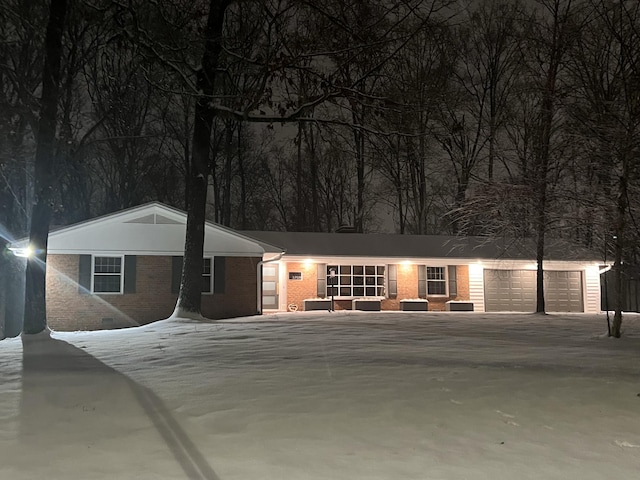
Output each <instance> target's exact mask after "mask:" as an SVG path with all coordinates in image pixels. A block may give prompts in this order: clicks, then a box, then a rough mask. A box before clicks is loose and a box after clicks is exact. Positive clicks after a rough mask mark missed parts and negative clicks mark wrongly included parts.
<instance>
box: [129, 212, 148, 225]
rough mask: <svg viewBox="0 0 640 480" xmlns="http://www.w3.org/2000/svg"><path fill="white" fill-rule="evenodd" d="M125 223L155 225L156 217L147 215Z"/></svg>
mask: <svg viewBox="0 0 640 480" xmlns="http://www.w3.org/2000/svg"><path fill="white" fill-rule="evenodd" d="M125 223H147V224H153V223H155V215H154V214H153V213H152V214H151V215H145V216H144V217H138V218H134V219H133V220H129V221H127V222H125Z"/></svg>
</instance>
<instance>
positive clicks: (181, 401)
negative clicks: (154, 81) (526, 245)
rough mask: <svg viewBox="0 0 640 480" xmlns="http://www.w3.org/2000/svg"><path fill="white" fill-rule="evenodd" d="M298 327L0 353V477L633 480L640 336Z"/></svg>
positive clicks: (122, 336) (443, 324)
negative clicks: (618, 337) (607, 479)
mask: <svg viewBox="0 0 640 480" xmlns="http://www.w3.org/2000/svg"><path fill="white" fill-rule="evenodd" d="M605 331H606V319H605V317H604V316H595V315H548V316H544V317H540V316H536V315H524V314H502V315H499V314H493V315H488V314H478V313H470V314H463V313H435V312H427V313H409V312H400V313H387V312H382V313H378V312H377V313H364V312H359V313H358V312H337V313H333V314H329V313H326V312H323V313H313V314H310V313H307V314H305V313H301V312H298V313H294V314H282V315H269V316H264V317H253V318H245V319H240V320H230V321H225V322H211V323H199V322H194V321H191V320H181V319H172V320H166V321H162V322H157V323H155V324H151V325H148V326H145V327H141V328H136V329H128V330H119V331H105V332H93V333H88V332H78V333H56V332H54V333H53V334H52V338H51V339H47V338H38V339H30V340H29V341H28V342H27V343H26V345H25V346H24V350H23V343H22V341H21V340H20V339H7V340H3V341H1V342H0V374H1V376H2V378H1V384H0V425H1V427H0V478H2V479H5V478H6V479H12V480H16V479H35V478H42V479H44V478H46V479H61V480H62V479H65V480H67V479H71V480H75V479H87V480H88V479H184V478H188V479H207V480H212V479H220V480H252V479H260V480H289V479H291V480H307V479H309V480H321V479H322V480H327V479H330V480H342V479H343V480H365V479H366V480H374V479H384V480H404V479H428V480H431V479H434V480H435V479H447V480H463V479H473V480H476V479H487V480H489V479H491V480H496V479H515V478H518V479H544V480H549V479H563V480H565V479H569V478H576V479H578V478H579V479H581V480H588V479H598V480H600V479H605V478H624V479H630V478H638V475H639V474H638V472H640V396H639V395H640V318H639V317H637V316H627V317H626V318H625V336H624V338H622V339H620V340H613V339H608V338H604V337H602V333H603V332H605Z"/></svg>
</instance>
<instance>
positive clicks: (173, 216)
mask: <svg viewBox="0 0 640 480" xmlns="http://www.w3.org/2000/svg"><path fill="white" fill-rule="evenodd" d="M185 229H186V213H184V212H182V211H180V210H177V209H174V208H172V207H169V206H166V205H163V204H160V203H157V202H153V203H148V204H145V205H141V206H138V207H134V208H129V209H126V210H123V211H120V212H116V213H113V214H110V215H105V216H102V217H98V218H95V219H91V220H88V221H85V222H81V223H78V224H75V225H71V226H67V227H64V228H60V229H57V230H53V231H52V232H51V233H50V235H49V244H48V261H47V316H48V322H49V325H50V327H51V328H52V329H54V330H92V329H104V328H120V327H126V326H135V325H140V324H146V323H150V322H153V321H156V320H160V319H163V318H167V317H169V316H170V315H171V314H172V313H173V311H174V308H175V305H176V301H177V295H178V290H179V285H180V275H181V269H182V256H183V253H184V238H185ZM14 246H15V247H24V246H26V242H24V241H23V242H17V243H16V244H15V245H14ZM534 251H535V249H533V248H525V246H523V245H522V244H517V243H516V242H507V241H505V240H496V239H493V240H488V239H482V238H478V237H470V238H458V237H447V236H428V235H396V234H357V233H300V232H258V231H250V232H249V231H247V232H238V231H235V230H232V229H229V228H226V227H223V226H220V225H217V224H215V223H212V222H207V223H206V225H205V243H204V259H203V266H202V314H203V315H204V316H205V317H207V318H213V319H219V318H229V317H239V316H249V315H255V314H260V313H263V312H266V313H268V312H278V311H304V310H327V309H329V308H331V307H333V308H335V309H347V310H350V309H355V310H395V311H398V310H413V311H415V310H424V311H426V310H428V311H444V310H466V311H475V312H533V311H535V304H536V302H535V299H536V262H535V256H534V255H533V254H532V252H534ZM600 263H601V262H599V261H598V259H597V258H596V257H595V256H594V255H593V254H589V253H588V252H584V251H582V250H579V249H576V248H575V247H573V246H568V245H567V244H566V243H561V242H559V243H554V244H550V245H548V247H547V259H546V260H545V263H544V268H545V299H546V307H547V311H549V312H589V313H595V312H599V311H600V295H601V293H600Z"/></svg>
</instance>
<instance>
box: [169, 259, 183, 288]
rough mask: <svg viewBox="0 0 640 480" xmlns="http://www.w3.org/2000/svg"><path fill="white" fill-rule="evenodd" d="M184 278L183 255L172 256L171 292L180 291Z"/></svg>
mask: <svg viewBox="0 0 640 480" xmlns="http://www.w3.org/2000/svg"><path fill="white" fill-rule="evenodd" d="M181 279H182V257H179V256H178V257H171V293H178V292H179V291H180V281H181Z"/></svg>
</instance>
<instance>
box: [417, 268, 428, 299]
mask: <svg viewBox="0 0 640 480" xmlns="http://www.w3.org/2000/svg"><path fill="white" fill-rule="evenodd" d="M418 297H420V298H427V267H426V265H418Z"/></svg>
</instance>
